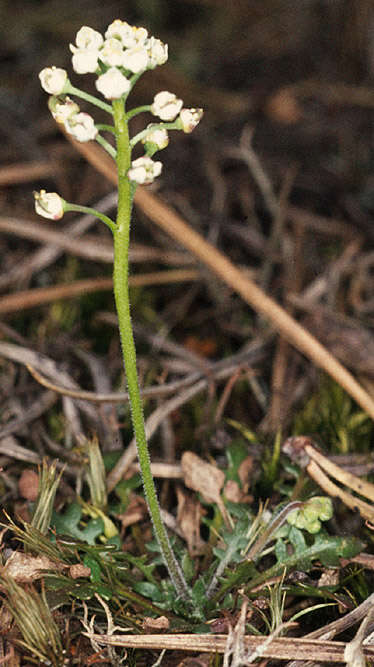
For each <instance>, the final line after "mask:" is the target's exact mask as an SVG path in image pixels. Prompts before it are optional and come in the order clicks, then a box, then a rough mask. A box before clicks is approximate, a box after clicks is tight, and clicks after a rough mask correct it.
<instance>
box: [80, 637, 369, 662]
mask: <svg viewBox="0 0 374 667" xmlns="http://www.w3.org/2000/svg"><path fill="white" fill-rule="evenodd" d="M84 634H86V633H84ZM86 636H89V637H90V639H94V640H95V641H97V642H98V643H99V644H105V645H110V646H124V647H126V648H143V649H158V650H163V649H167V650H176V651H200V652H203V653H215V652H217V653H224V651H225V646H226V642H227V635H213V634H212V635H126V636H125V637H120V636H116V635H114V636H110V637H109V636H105V635H86ZM264 639H266V637H258V636H250V637H249V636H246V637H244V638H243V645H244V647H245V649H246V650H247V651H256V650H257V649H258V648H259V647H260V646H261V645H262V644H263V643H264ZM345 647H346V644H345V643H344V642H333V641H326V640H320V641H319V640H316V639H300V638H299V637H290V638H288V637H277V638H275V639H273V641H272V643H271V644H270V646H268V647H266V648H265V650H264V652H263V654H262V655H263V657H265V658H271V659H273V660H296V659H297V660H314V661H316V662H333V663H335V662H344V651H345ZM363 652H364V656H365V658H366V660H368V661H369V662H374V647H372V646H365V647H364V649H363Z"/></svg>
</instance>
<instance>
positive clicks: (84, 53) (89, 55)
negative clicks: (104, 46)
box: [70, 44, 100, 74]
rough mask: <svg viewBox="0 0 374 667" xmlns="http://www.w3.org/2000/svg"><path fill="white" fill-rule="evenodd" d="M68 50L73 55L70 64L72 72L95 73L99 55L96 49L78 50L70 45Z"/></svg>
mask: <svg viewBox="0 0 374 667" xmlns="http://www.w3.org/2000/svg"><path fill="white" fill-rule="evenodd" d="M70 50H71V51H72V53H73V57H72V59H71V62H72V64H73V70H74V72H76V73H77V74H88V73H91V74H93V73H94V72H96V70H97V68H98V60H99V55H100V52H99V50H98V49H78V48H77V47H76V46H74V44H70Z"/></svg>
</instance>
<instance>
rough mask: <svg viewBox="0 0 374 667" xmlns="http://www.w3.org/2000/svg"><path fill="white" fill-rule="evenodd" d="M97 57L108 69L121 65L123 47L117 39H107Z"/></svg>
mask: <svg viewBox="0 0 374 667" xmlns="http://www.w3.org/2000/svg"><path fill="white" fill-rule="evenodd" d="M99 57H100V60H102V61H103V63H105V65H108V66H109V67H116V66H119V65H122V57H123V46H122V44H121V42H120V41H119V39H117V38H116V37H109V38H108V39H106V40H105V42H104V46H103V48H102V49H101V51H100V55H99Z"/></svg>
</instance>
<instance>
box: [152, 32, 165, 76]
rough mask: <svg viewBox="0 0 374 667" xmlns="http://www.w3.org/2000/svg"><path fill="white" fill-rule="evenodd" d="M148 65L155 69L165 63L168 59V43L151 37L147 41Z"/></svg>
mask: <svg viewBox="0 0 374 667" xmlns="http://www.w3.org/2000/svg"><path fill="white" fill-rule="evenodd" d="M147 51H148V67H149V69H154V68H155V67H157V65H163V64H164V63H166V61H167V59H168V45H167V44H164V43H163V42H161V40H160V39H156V38H155V37H150V38H149V40H148V42H147Z"/></svg>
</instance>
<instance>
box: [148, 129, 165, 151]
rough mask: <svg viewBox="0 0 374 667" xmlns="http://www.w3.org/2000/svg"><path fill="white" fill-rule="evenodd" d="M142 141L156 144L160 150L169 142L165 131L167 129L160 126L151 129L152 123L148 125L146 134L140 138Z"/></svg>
mask: <svg viewBox="0 0 374 667" xmlns="http://www.w3.org/2000/svg"><path fill="white" fill-rule="evenodd" d="M142 143H143V144H146V143H150V144H156V146H157V148H158V150H160V151H161V150H162V149H163V148H166V146H167V145H168V143H169V135H168V133H167V130H164V129H162V128H159V129H156V130H155V129H152V125H150V126H149V132H148V133H147V134H146V136H145V137H144V139H142Z"/></svg>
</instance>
